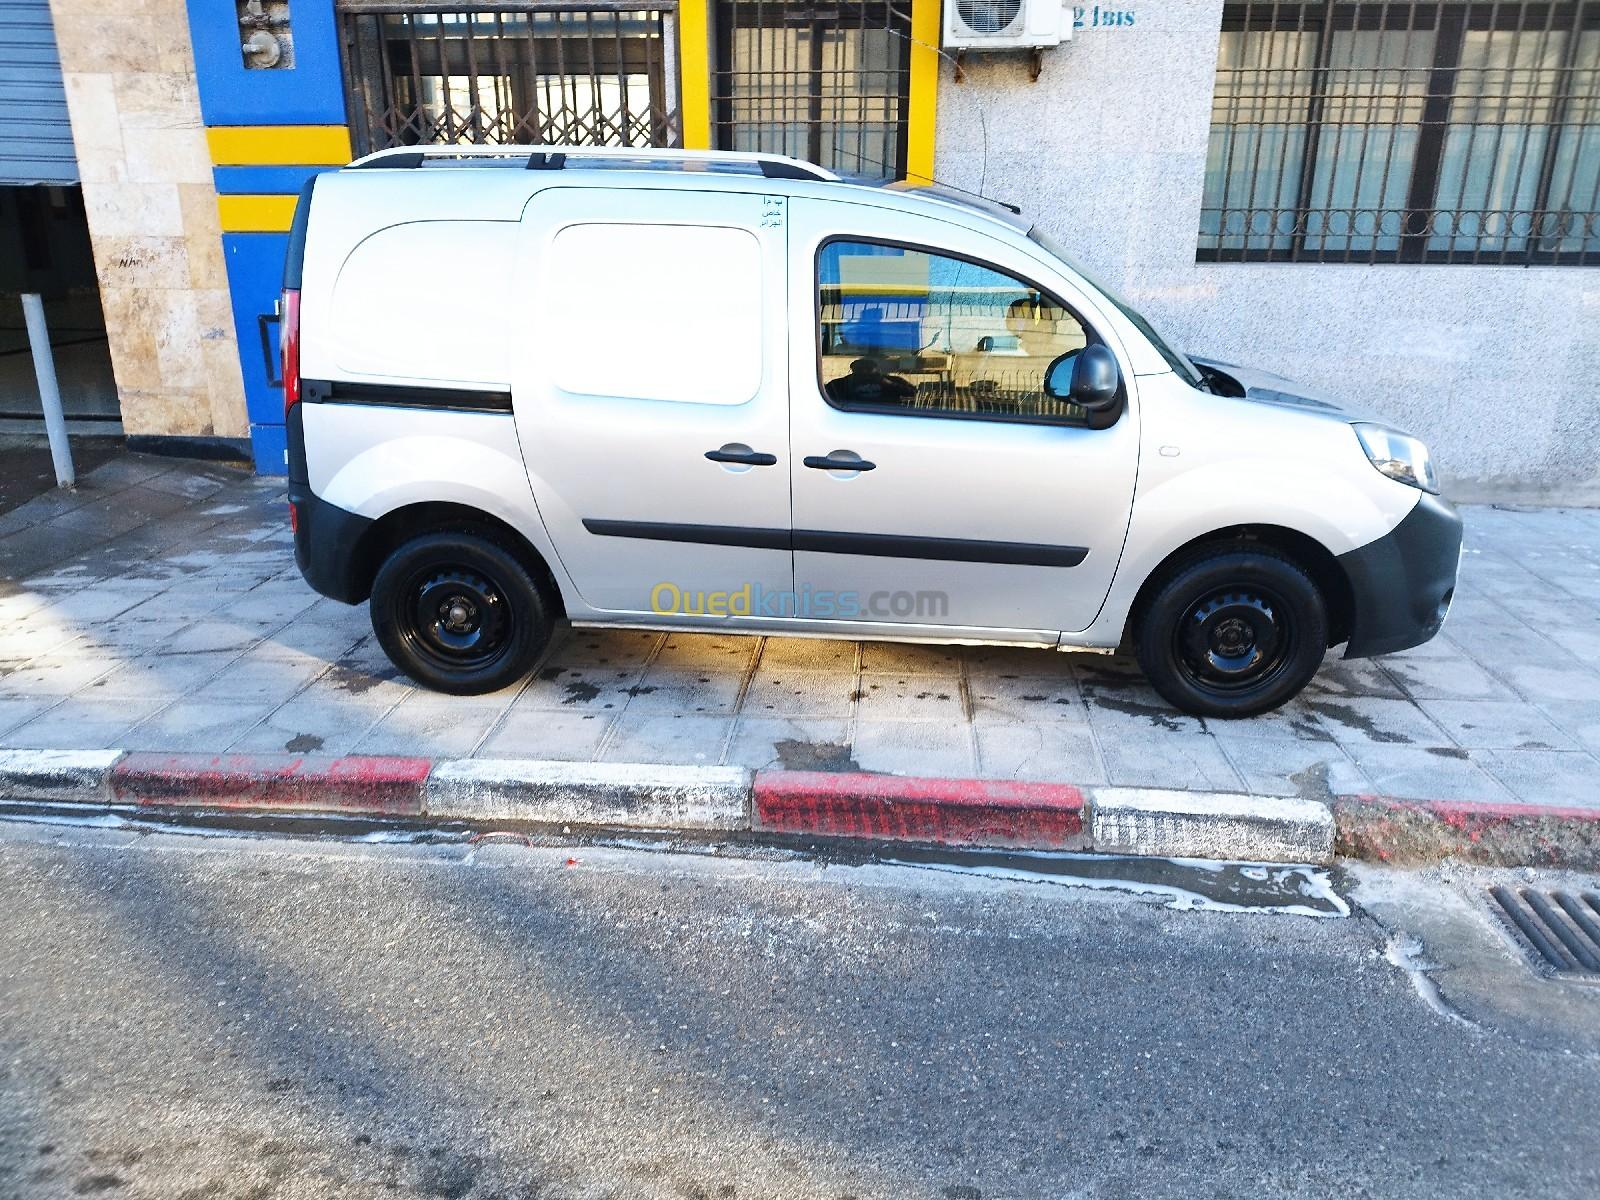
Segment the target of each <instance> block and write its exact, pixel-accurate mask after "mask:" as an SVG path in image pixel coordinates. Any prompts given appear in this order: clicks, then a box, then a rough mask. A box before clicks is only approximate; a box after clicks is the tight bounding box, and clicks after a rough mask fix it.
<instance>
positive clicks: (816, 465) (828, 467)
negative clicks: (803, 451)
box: [801, 450, 878, 471]
mask: <svg viewBox="0 0 1600 1200" xmlns="http://www.w3.org/2000/svg"><path fill="white" fill-rule="evenodd" d="M838 453H839V451H837V450H835V451H834V452H833V454H829V455H827V456H826V457H824V456H823V455H820V454H808V455H806V457H805V458H804V459H802V460H801V461H802V462H804V463H805V465H806V466H808V467H810V468H811V469H812V470H815V471H876V470H877V469H878V464H877V463H875V462H868V461H867V460H866V459H864V458H835V457H834V456H833V455H834V454H838Z"/></svg>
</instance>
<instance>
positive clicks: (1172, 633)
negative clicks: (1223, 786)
mask: <svg viewBox="0 0 1600 1200" xmlns="http://www.w3.org/2000/svg"><path fill="white" fill-rule="evenodd" d="M1327 643H1328V611H1327V605H1326V604H1325V603H1324V601H1323V598H1322V594H1321V593H1320V592H1319V591H1318V590H1317V585H1316V584H1315V583H1313V582H1312V581H1311V578H1310V577H1309V576H1308V575H1307V574H1306V573H1305V572H1304V571H1302V570H1301V569H1300V568H1299V567H1298V566H1296V565H1295V564H1294V563H1293V562H1291V561H1290V560H1288V559H1287V558H1284V557H1283V556H1281V555H1279V554H1277V553H1275V552H1274V551H1271V550H1267V549H1261V548H1250V549H1240V548H1221V547H1219V548H1217V549H1215V550H1212V551H1209V552H1202V553H1201V554H1200V555H1198V556H1197V557H1195V558H1192V559H1190V560H1188V561H1187V562H1186V563H1184V564H1183V565H1182V566H1180V567H1179V568H1178V569H1177V570H1175V571H1174V572H1173V573H1172V575H1171V576H1170V577H1169V578H1167V579H1166V580H1165V581H1164V582H1163V583H1162V584H1161V586H1160V587H1159V588H1158V589H1157V590H1156V592H1155V594H1154V595H1153V596H1152V597H1151V598H1150V600H1149V602H1148V603H1147V604H1146V605H1145V606H1144V609H1143V611H1142V612H1141V614H1140V616H1139V620H1138V624H1137V629H1136V633H1135V644H1136V648H1137V651H1138V656H1139V665H1140V667H1141V668H1143V670H1144V673H1145V675H1146V676H1147V677H1148V678H1149V680H1150V683H1151V685H1152V686H1153V687H1154V688H1155V689H1156V691H1158V692H1160V693H1161V695H1162V696H1163V697H1165V698H1166V699H1167V700H1168V701H1170V702H1171V703H1172V704H1174V705H1176V706H1177V707H1178V708H1181V709H1183V710H1184V711H1185V712H1190V713H1195V714H1196V715H1198V716H1205V717H1248V716H1253V715H1255V714H1256V713H1261V712H1266V711H1267V710H1269V709H1273V708H1277V707H1278V706H1279V705H1280V704H1283V703H1284V702H1285V701H1287V700H1289V699H1290V698H1292V697H1293V696H1295V695H1296V694H1297V693H1298V692H1299V691H1300V689H1302V688H1303V687H1305V685H1306V684H1307V683H1309V682H1310V681H1311V677H1312V676H1313V675H1315V674H1316V672H1317V668H1318V667H1319V666H1321V665H1322V657H1323V653H1324V651H1325V650H1326V649H1327Z"/></svg>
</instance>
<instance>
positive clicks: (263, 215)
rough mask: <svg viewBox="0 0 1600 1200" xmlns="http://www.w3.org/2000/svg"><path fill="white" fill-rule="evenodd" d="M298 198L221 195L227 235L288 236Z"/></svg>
mask: <svg viewBox="0 0 1600 1200" xmlns="http://www.w3.org/2000/svg"><path fill="white" fill-rule="evenodd" d="M297 199H299V197H298V196H218V197H217V215H218V216H220V217H221V218H222V232H223V233H285V232H287V231H288V229H289V225H290V224H291V223H292V222H293V221H294V205H295V201H296V200H297Z"/></svg>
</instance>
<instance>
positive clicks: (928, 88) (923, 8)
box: [906, 0, 942, 183]
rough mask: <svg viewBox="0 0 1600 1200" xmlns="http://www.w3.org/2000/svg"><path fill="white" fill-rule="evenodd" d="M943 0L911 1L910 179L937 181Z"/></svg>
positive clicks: (907, 137) (907, 132)
mask: <svg viewBox="0 0 1600 1200" xmlns="http://www.w3.org/2000/svg"><path fill="white" fill-rule="evenodd" d="M941 36H942V32H941V29H940V26H939V0H911V89H910V90H911V94H910V96H909V97H907V103H906V178H907V179H908V180H910V181H911V182H912V183H931V182H933V123H934V118H935V116H936V115H937V112H938V108H939V53H938V51H937V50H936V49H935V47H936V46H938V44H939V38H940V37H941Z"/></svg>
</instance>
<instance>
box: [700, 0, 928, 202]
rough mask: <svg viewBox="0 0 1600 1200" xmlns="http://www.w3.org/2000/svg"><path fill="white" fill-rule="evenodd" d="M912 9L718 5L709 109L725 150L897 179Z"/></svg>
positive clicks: (866, 1)
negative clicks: (790, 157)
mask: <svg viewBox="0 0 1600 1200" xmlns="http://www.w3.org/2000/svg"><path fill="white" fill-rule="evenodd" d="M910 7H911V6H910V4H909V3H904V4H895V3H892V2H890V3H881V2H876V0H849V2H832V0H830V2H829V3H816V2H814V0H719V3H718V4H717V6H716V29H717V65H716V69H715V70H714V71H713V72H712V75H711V99H712V104H713V106H714V107H713V113H714V117H713V120H714V128H715V134H716V140H717V145H718V146H719V147H720V148H722V149H724V150H757V151H764V152H767V153H774V154H789V155H793V156H794V157H796V158H804V159H808V160H810V161H811V162H814V163H817V164H818V165H819V166H824V167H828V168H830V169H832V170H835V171H840V172H843V173H845V174H849V175H864V176H871V177H883V178H899V176H900V174H901V172H902V170H903V168H904V164H905V147H906V92H907V89H908V87H909V86H910V69H911V68H910V55H909V52H908V51H909V47H910V45H911V25H910V17H909V15H908V14H909V11H910Z"/></svg>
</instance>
